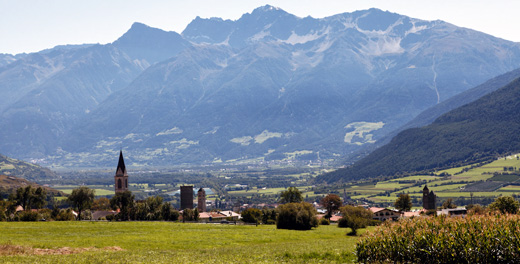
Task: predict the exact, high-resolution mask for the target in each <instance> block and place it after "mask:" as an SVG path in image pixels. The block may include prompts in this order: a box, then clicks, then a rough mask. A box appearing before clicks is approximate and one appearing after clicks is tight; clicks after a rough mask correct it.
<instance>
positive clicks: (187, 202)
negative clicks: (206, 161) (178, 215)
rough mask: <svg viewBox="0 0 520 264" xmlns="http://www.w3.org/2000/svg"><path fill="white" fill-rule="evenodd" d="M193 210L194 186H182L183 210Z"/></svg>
mask: <svg viewBox="0 0 520 264" xmlns="http://www.w3.org/2000/svg"><path fill="white" fill-rule="evenodd" d="M186 208H188V209H193V185H187V186H181V210H184V209H186Z"/></svg>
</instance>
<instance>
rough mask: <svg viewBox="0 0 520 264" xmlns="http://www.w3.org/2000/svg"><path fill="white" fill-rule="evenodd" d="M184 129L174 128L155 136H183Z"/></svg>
mask: <svg viewBox="0 0 520 264" xmlns="http://www.w3.org/2000/svg"><path fill="white" fill-rule="evenodd" d="M182 132H184V131H182V129H180V128H178V127H174V128H170V129H168V130H164V131H161V132H159V133H157V134H155V135H156V136H166V135H173V134H182Z"/></svg>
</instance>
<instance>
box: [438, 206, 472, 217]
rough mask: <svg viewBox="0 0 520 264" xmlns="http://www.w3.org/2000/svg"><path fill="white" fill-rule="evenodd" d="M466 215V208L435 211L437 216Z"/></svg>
mask: <svg viewBox="0 0 520 264" xmlns="http://www.w3.org/2000/svg"><path fill="white" fill-rule="evenodd" d="M466 214H468V210H466V208H454V209H442V210H440V211H437V215H447V216H465V215H466Z"/></svg>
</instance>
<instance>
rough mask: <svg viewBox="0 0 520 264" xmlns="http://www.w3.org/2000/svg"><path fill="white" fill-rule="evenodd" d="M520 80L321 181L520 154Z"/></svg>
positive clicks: (410, 132)
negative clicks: (514, 153)
mask: <svg viewBox="0 0 520 264" xmlns="http://www.w3.org/2000/svg"><path fill="white" fill-rule="evenodd" d="M519 112H520V79H515V80H514V81H512V82H511V83H509V84H508V85H506V86H505V87H503V88H500V89H499V90H497V91H495V92H492V93H490V94H488V95H486V96H484V97H482V98H480V99H478V100H476V101H474V102H472V103H470V104H467V105H464V106H462V107H459V108H457V109H455V110H452V111H450V112H448V113H446V114H444V115H442V116H440V117H439V118H437V119H436V120H435V121H434V122H433V123H432V124H430V125H428V126H425V127H421V128H411V129H407V130H405V131H403V132H401V133H399V134H398V135H397V136H396V137H394V138H393V139H392V140H391V141H390V143H388V144H387V145H385V146H383V147H381V148H379V149H377V150H375V151H374V152H372V153H371V154H370V155H368V156H367V157H365V158H363V159H362V160H360V161H358V162H356V163H355V164H354V165H353V166H351V167H348V168H343V169H339V170H337V171H334V172H331V173H328V174H325V175H322V176H320V177H318V181H326V182H336V181H349V180H356V179H363V178H372V177H377V176H392V175H395V174H398V173H409V172H419V171H431V170H434V169H441V168H447V167H451V166H457V165H462V164H469V163H475V162H480V161H485V160H489V159H492V158H495V157H497V156H499V155H504V154H508V153H513V152H519V151H520V115H518V113H519Z"/></svg>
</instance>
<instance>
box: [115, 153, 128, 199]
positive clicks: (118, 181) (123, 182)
mask: <svg viewBox="0 0 520 264" xmlns="http://www.w3.org/2000/svg"><path fill="white" fill-rule="evenodd" d="M114 180H115V183H114V189H115V191H116V194H117V193H118V192H124V191H128V173H127V172H126V167H125V160H124V159H123V151H122V150H121V151H120V152H119V162H118V163H117V169H116V175H115V176H114Z"/></svg>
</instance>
